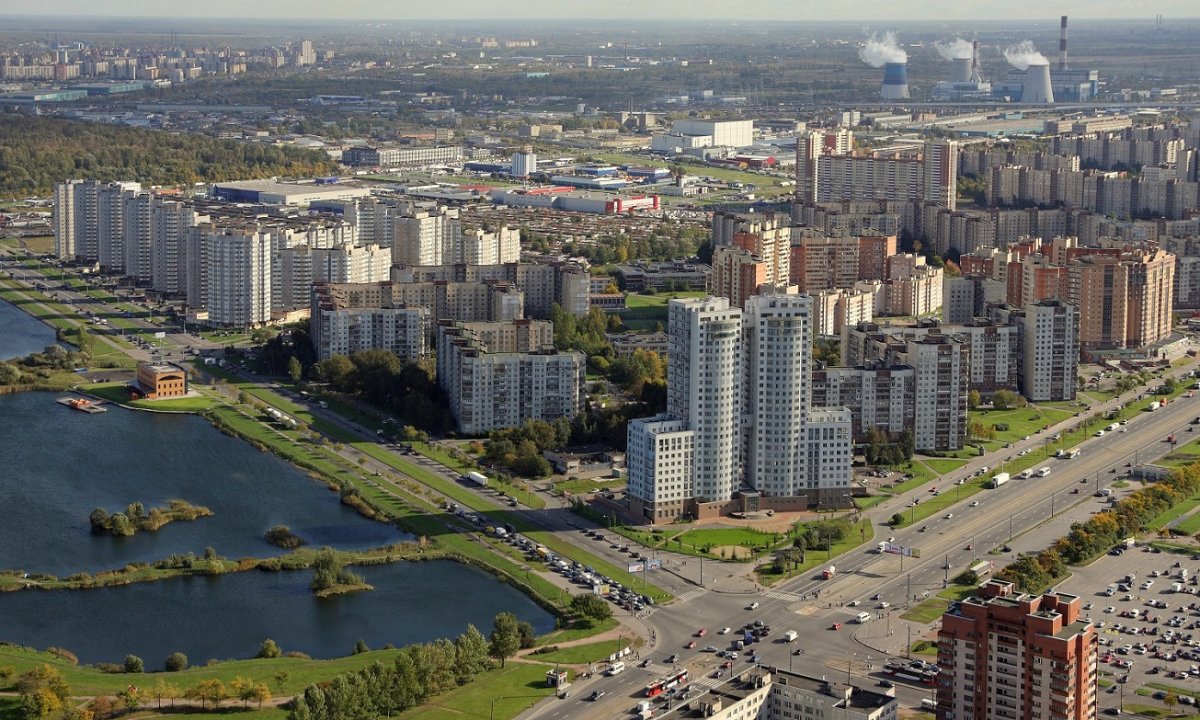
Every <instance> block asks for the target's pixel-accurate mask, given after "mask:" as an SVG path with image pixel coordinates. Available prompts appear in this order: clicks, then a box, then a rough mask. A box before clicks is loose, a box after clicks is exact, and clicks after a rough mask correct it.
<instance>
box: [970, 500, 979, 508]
mask: <svg viewBox="0 0 1200 720" xmlns="http://www.w3.org/2000/svg"><path fill="white" fill-rule="evenodd" d="M971 507H979V501H978V500H972V501H971Z"/></svg>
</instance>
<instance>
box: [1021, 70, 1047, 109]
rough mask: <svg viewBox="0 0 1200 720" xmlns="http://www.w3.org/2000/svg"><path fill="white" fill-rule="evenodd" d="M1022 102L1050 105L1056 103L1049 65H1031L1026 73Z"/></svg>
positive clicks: (1022, 87) (1022, 89) (1022, 88)
mask: <svg viewBox="0 0 1200 720" xmlns="http://www.w3.org/2000/svg"><path fill="white" fill-rule="evenodd" d="M1021 102H1023V103H1036V104H1041V105H1045V104H1049V103H1052V102H1054V88H1053V87H1052V86H1051V85H1050V66H1049V65H1048V64H1042V65H1030V66H1029V68H1028V69H1027V70H1026V71H1025V82H1024V83H1023V84H1022V86H1021Z"/></svg>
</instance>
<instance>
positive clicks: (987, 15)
mask: <svg viewBox="0 0 1200 720" xmlns="http://www.w3.org/2000/svg"><path fill="white" fill-rule="evenodd" d="M5 5H6V7H5V8H4V13H3V14H4V15H8V16H13V15H35V16H40V17H64V18H79V17H88V16H96V11H97V6H96V4H95V3H93V2H90V1H85V0H59V1H58V2H55V3H46V2H44V1H43V0H9V2H7V3H5ZM1143 8H1144V9H1143ZM1062 14H1066V15H1076V16H1078V17H1079V19H1081V20H1087V19H1096V20H1100V19H1141V18H1145V19H1146V20H1147V21H1152V20H1153V18H1154V15H1155V14H1162V15H1164V16H1167V17H1173V18H1176V19H1179V18H1195V17H1197V16H1200V12H1198V10H1197V6H1196V5H1195V3H1194V2H1193V1H1192V0H1162V1H1161V2H1158V3H1155V4H1154V5H1153V7H1145V6H1136V5H1131V3H1129V2H1127V1H1125V0H1092V1H1089V2H1084V1H1083V0H1066V1H1061V2H1058V3H1055V4H1051V5H1047V4H1045V3H1042V2H1036V1H1035V0H1013V1H1012V2H1010V3H1007V4H1004V5H1003V6H1001V5H997V4H996V3H993V2H987V3H985V2H982V0H966V1H965V2H959V3H952V4H941V3H929V2H915V1H914V0H901V1H900V2H885V1H884V0H857V1H854V2H851V1H850V0H829V1H828V2H824V3H819V4H817V3H812V4H810V3H800V2H796V1H795V0H749V2H742V3H730V2H727V0H654V1H653V2H650V3H646V2H642V1H641V0H609V2H607V3H593V2H584V1H583V0H522V1H521V2H508V3H495V2H484V1H483V0H444V2H440V3H416V2H411V1H409V2H404V1H402V2H399V3H397V2H386V1H384V0H350V1H349V2H343V3H338V4H336V5H330V4H329V3H327V2H323V1H320V0H260V2H257V3H254V4H253V5H246V4H245V3H244V2H235V1H234V0H210V1H209V2H207V3H202V4H194V3H193V4H178V5H171V4H163V3H161V2H157V0H153V1H152V0H117V2H114V3H111V4H110V5H108V6H106V7H105V8H104V13H103V17H106V18H113V17H142V18H147V17H150V18H152V17H176V18H202V19H206V20H215V19H234V18H243V19H244V18H264V17H274V18H280V19H326V20H363V19H378V20H395V19H403V18H408V19H414V20H447V21H454V20H459V21H471V20H486V19H506V20H513V19H529V20H535V19H547V20H567V19H595V20H612V19H622V18H625V19H637V18H642V19H646V20H650V19H691V20H770V19H777V20H781V21H787V20H840V21H845V22H862V23H864V24H870V23H877V22H881V21H911V20H929V21H935V22H936V21H946V20H954V21H959V20H972V19H976V20H996V19H1013V20H1036V19H1042V18H1048V19H1049V18H1056V17H1057V16H1059V15H1062Z"/></svg>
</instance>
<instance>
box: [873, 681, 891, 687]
mask: <svg viewBox="0 0 1200 720" xmlns="http://www.w3.org/2000/svg"><path fill="white" fill-rule="evenodd" d="M875 684H876V685H878V686H879V687H881V688H894V687H896V684H895V683H893V682H892V681H891V680H880V681H879V682H877V683H875Z"/></svg>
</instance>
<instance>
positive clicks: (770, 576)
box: [754, 520, 875, 587]
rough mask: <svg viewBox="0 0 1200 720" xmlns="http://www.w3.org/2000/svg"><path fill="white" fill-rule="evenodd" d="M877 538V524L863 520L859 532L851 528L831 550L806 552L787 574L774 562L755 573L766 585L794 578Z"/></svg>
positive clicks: (764, 565)
mask: <svg viewBox="0 0 1200 720" xmlns="http://www.w3.org/2000/svg"><path fill="white" fill-rule="evenodd" d="M874 538H875V526H874V525H873V524H872V523H871V521H870V520H863V521H862V522H861V523H859V525H858V527H857V532H855V531H854V530H851V531H850V533H849V534H848V535H847V536H846V537H845V539H843V540H842V541H841V542H838V543H834V545H833V547H832V548H831V549H830V550H829V551H821V550H810V551H808V552H807V553H805V554H804V562H802V563H799V564H798V565H797V566H796V567H794V568H792V569H791V570H789V571H788V572H787V573H786V574H784V573H777V572H775V571H774V568H773V567H772V565H773V563H766V564H763V565H759V566H758V567H756V568H755V569H754V573H755V575H757V576H758V581H759V582H760V583H762V584H763V585H766V586H768V587H769V586H771V585H774V584H775V583H777V582H779V581H781V580H786V579H789V578H794V577H796V576H798V575H803V574H805V573H809V572H811V571H812V570H813V569H814V568H817V567H819V566H821V565H825V564H827V563H828V562H829V561H830V559H831V558H833V557H837V556H839V555H841V554H843V553H848V552H850V551H851V550H853V549H854V548H856V547H859V546H860V545H863V544H866V543H869V542H871V541H872V540H873V539H874Z"/></svg>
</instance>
